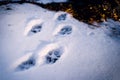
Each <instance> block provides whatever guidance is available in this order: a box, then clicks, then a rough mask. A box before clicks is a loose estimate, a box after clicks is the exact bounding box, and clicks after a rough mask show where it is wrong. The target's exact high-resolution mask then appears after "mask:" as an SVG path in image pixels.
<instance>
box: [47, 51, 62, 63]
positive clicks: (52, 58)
mask: <svg viewBox="0 0 120 80" xmlns="http://www.w3.org/2000/svg"><path fill="white" fill-rule="evenodd" d="M62 53H63V52H62V51H61V50H60V49H54V50H51V51H49V52H48V54H47V55H46V63H47V64H50V63H51V64H53V63H55V62H56V61H57V60H58V59H59V58H60V57H61V55H62Z"/></svg>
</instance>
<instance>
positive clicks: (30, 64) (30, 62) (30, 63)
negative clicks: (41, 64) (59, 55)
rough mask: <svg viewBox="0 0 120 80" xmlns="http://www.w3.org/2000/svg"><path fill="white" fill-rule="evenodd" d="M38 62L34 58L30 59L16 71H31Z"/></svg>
mask: <svg viewBox="0 0 120 80" xmlns="http://www.w3.org/2000/svg"><path fill="white" fill-rule="evenodd" d="M35 64H36V61H35V59H34V58H30V59H28V60H27V61H24V62H22V63H21V64H20V65H18V66H17V68H16V70H17V71H23V70H27V69H30V68H31V67H33V66H35Z"/></svg>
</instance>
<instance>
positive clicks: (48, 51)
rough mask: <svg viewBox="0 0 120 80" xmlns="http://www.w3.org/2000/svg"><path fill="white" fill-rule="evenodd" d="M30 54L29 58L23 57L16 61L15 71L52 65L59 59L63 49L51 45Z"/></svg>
mask: <svg viewBox="0 0 120 80" xmlns="http://www.w3.org/2000/svg"><path fill="white" fill-rule="evenodd" d="M31 53H32V54H31V55H30V56H29V57H28V56H24V57H22V58H20V59H19V60H18V61H17V64H16V66H15V71H26V70H29V69H32V68H35V67H37V66H39V67H41V66H42V65H48V64H54V63H56V62H57V61H58V60H59V59H60V58H61V56H62V54H63V53H64V48H63V47H59V46H58V44H57V45H56V44H53V43H52V44H49V45H46V46H45V47H44V48H43V49H41V50H39V51H38V52H36V53H34V52H31Z"/></svg>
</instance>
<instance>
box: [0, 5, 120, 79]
mask: <svg viewBox="0 0 120 80" xmlns="http://www.w3.org/2000/svg"><path fill="white" fill-rule="evenodd" d="M7 6H9V7H10V8H11V9H12V10H6V6H5V5H2V6H0V19H1V20H0V25H1V26H0V64H1V66H0V80H119V79H120V77H119V75H120V63H119V61H120V45H119V44H120V28H119V26H120V23H119V22H117V21H114V20H111V19H108V20H107V22H103V23H98V24H97V25H99V26H100V27H99V28H97V27H94V26H91V25H88V24H85V23H83V22H79V21H78V20H76V19H74V18H73V17H72V16H71V15H70V14H68V13H65V12H61V11H58V12H53V11H49V10H46V9H43V8H41V7H39V6H36V5H32V4H8V5H7ZM38 26H40V27H38ZM33 30H34V31H35V32H34V31H33ZM31 31H33V32H31Z"/></svg>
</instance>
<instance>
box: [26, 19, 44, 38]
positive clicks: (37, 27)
mask: <svg viewBox="0 0 120 80" xmlns="http://www.w3.org/2000/svg"><path fill="white" fill-rule="evenodd" d="M42 25H43V21H42V20H40V19H36V20H32V21H30V22H29V23H28V24H27V27H26V28H25V31H24V35H25V36H28V35H29V36H31V35H33V34H35V33H38V32H40V31H41V29H42Z"/></svg>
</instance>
